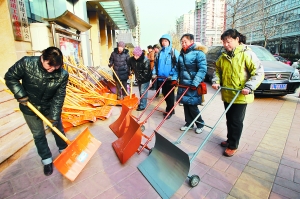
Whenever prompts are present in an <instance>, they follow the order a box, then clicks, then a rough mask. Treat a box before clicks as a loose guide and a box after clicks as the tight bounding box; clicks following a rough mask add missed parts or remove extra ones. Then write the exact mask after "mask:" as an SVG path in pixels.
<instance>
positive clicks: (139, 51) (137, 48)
mask: <svg viewBox="0 0 300 199" xmlns="http://www.w3.org/2000/svg"><path fill="white" fill-rule="evenodd" d="M132 53H133V54H134V55H136V56H141V55H142V53H143V51H142V49H141V48H140V47H139V46H137V47H135V48H134V50H133V52H132Z"/></svg>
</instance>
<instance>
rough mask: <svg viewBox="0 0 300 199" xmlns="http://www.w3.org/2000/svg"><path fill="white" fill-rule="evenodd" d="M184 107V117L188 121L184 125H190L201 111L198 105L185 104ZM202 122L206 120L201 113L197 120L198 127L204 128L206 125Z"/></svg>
mask: <svg viewBox="0 0 300 199" xmlns="http://www.w3.org/2000/svg"><path fill="white" fill-rule="evenodd" d="M183 109H184V117H185V122H186V124H185V125H184V126H189V125H190V124H191V123H192V122H193V120H194V119H195V118H196V117H197V116H198V115H199V113H200V111H199V108H198V106H197V105H187V104H183ZM199 122H200V123H199ZM201 123H204V121H203V119H202V117H201V115H200V117H198V119H197V120H196V122H195V124H196V126H197V128H202V127H203V126H204V125H203V124H201ZM193 126H194V125H192V127H193Z"/></svg>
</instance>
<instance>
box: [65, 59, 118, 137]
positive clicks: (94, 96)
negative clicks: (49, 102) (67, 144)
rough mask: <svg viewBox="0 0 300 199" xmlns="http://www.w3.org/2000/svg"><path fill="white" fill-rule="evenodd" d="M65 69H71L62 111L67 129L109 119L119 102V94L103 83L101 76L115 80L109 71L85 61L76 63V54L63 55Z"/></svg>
mask: <svg viewBox="0 0 300 199" xmlns="http://www.w3.org/2000/svg"><path fill="white" fill-rule="evenodd" d="M63 67H64V69H66V70H67V71H68V73H69V82H68V85H67V90H66V97H65V101H64V105H63V111H62V121H63V126H64V130H65V131H68V130H69V129H70V128H72V127H73V126H78V125H81V124H84V123H88V122H95V121H96V120H97V119H101V120H104V119H107V118H108V117H109V116H110V113H111V110H112V106H114V105H119V104H121V102H120V101H119V100H117V95H116V94H113V93H111V92H110V90H109V89H108V88H107V87H106V86H104V85H103V84H102V83H101V80H103V79H105V80H106V81H109V82H111V83H112V84H114V81H113V79H112V77H111V76H110V75H109V74H106V73H104V72H101V74H99V73H98V72H97V71H95V70H90V69H89V68H88V67H86V66H84V64H83V63H82V61H80V62H79V64H78V65H77V64H76V62H75V59H74V57H64V66H63Z"/></svg>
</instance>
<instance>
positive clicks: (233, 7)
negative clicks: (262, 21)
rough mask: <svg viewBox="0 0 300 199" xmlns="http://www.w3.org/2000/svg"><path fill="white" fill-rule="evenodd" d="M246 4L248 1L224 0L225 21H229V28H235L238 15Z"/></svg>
mask: <svg viewBox="0 0 300 199" xmlns="http://www.w3.org/2000/svg"><path fill="white" fill-rule="evenodd" d="M247 3H249V1H248V0H226V6H227V20H229V21H231V24H230V26H231V28H235V26H236V22H237V21H238V20H239V19H240V18H239V15H240V14H241V12H242V10H243V9H244V8H245V6H246V5H247Z"/></svg>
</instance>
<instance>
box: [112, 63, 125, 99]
mask: <svg viewBox="0 0 300 199" xmlns="http://www.w3.org/2000/svg"><path fill="white" fill-rule="evenodd" d="M111 70H112V72H113V73H114V74H115V76H116V78H117V80H118V81H119V83H120V85H121V86H122V88H123V90H124V91H125V93H126V95H128V92H127V91H126V89H125V88H124V86H123V84H122V82H121V80H120V79H119V77H118V75H117V74H116V72H115V70H114V67H113V66H112V67H111Z"/></svg>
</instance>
